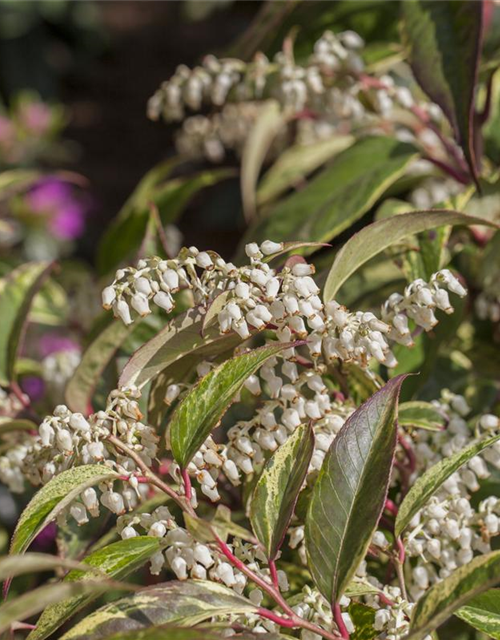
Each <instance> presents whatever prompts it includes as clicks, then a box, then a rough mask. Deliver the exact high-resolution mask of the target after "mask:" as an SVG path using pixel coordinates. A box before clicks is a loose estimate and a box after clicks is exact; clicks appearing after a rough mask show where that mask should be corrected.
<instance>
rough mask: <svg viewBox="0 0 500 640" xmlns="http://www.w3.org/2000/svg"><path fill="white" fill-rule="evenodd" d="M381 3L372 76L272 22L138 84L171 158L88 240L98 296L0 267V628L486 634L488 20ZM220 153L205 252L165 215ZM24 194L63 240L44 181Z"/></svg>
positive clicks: (52, 632) (348, 37)
mask: <svg viewBox="0 0 500 640" xmlns="http://www.w3.org/2000/svg"><path fill="white" fill-rule="evenodd" d="M315 10H316V9H315ZM311 11H313V9H311ZM401 12H402V23H403V33H404V37H405V42H406V44H407V51H408V54H407V57H406V58H405V59H404V60H403V56H402V54H401V55H399V56H398V60H397V63H394V61H393V60H392V59H391V58H390V59H388V60H386V61H385V62H384V64H383V65H379V68H380V67H383V68H384V72H383V73H378V72H377V71H376V70H374V67H373V65H371V67H370V65H369V64H368V62H367V61H366V60H365V58H366V57H368V52H367V51H365V45H364V42H363V39H362V38H361V36H360V35H358V34H357V33H355V32H353V31H351V30H349V31H345V30H344V31H338V32H334V31H328V32H326V33H325V34H324V35H323V36H321V37H320V39H319V40H317V41H316V43H315V44H313V47H312V48H313V51H312V53H310V54H308V56H307V57H306V58H304V59H298V60H295V56H294V53H293V42H292V39H291V38H290V37H289V38H288V39H287V40H286V41H285V44H284V47H283V51H282V52H280V53H279V54H277V55H276V56H274V58H273V59H272V60H271V61H270V60H269V59H268V58H267V57H266V56H265V55H264V54H263V53H259V54H257V55H256V56H255V58H254V60H253V61H251V62H244V61H242V60H239V59H236V58H232V59H218V58H215V57H213V56H210V57H208V58H206V59H205V60H204V61H203V63H202V65H201V66H200V67H197V68H195V69H193V70H190V69H188V68H187V67H184V66H182V67H180V68H179V69H178V70H177V71H176V72H175V74H174V76H173V77H172V78H170V79H169V80H167V81H166V82H165V83H164V84H163V85H162V87H161V88H160V89H159V90H158V92H157V93H156V94H155V96H154V97H153V98H152V99H151V100H150V103H149V115H150V116H152V117H153V118H158V117H159V116H160V115H162V116H163V117H164V118H165V119H166V120H169V121H183V124H182V128H181V130H180V133H179V134H178V137H177V145H178V151H179V154H180V158H179V161H178V163H177V160H171V161H167V162H166V163H164V164H162V165H160V166H159V167H155V168H154V169H153V170H152V171H151V172H150V173H149V174H148V175H147V176H146V177H145V178H144V179H143V181H142V182H141V183H140V184H139V186H138V188H137V189H136V191H135V192H134V193H133V194H132V196H131V197H130V199H129V201H128V202H127V203H126V204H125V206H124V208H123V209H122V211H121V212H120V214H119V216H118V217H117V219H116V220H115V221H114V222H113V223H112V225H111V226H110V228H109V229H108V230H107V231H106V232H105V234H104V237H103V240H102V244H101V248H100V253H99V258H98V262H99V264H98V270H99V274H100V276H101V277H100V280H99V283H100V285H101V286H100V289H101V298H102V306H103V308H104V312H103V313H102V314H101V313H98V312H97V311H96V309H95V307H94V305H95V304H96V300H98V298H99V293H98V292H97V291H96V287H95V286H93V283H92V281H91V278H90V277H88V278H87V279H85V278H83V277H82V274H81V273H79V274H78V276H77V277H72V274H71V269H70V268H69V266H68V267H67V268H64V267H66V263H64V262H63V263H62V264H63V268H61V269H60V270H59V272H57V271H56V270H55V268H54V265H53V264H52V263H50V262H48V261H43V260H42V261H38V262H29V263H26V264H23V265H21V266H17V267H16V268H14V269H12V270H10V271H9V272H8V273H7V275H6V276H5V277H4V278H3V280H2V281H1V284H0V309H1V311H0V315H1V318H2V323H1V325H2V328H1V331H0V384H1V395H0V437H1V438H2V448H1V451H0V482H1V483H2V484H3V485H5V487H7V488H8V490H9V491H10V493H11V494H12V495H23V494H26V493H28V494H29V496H28V497H29V501H27V500H26V501H25V503H24V504H26V502H27V504H26V506H25V507H24V508H23V509H22V510H21V511H20V514H19V517H18V518H17V524H16V526H15V528H14V531H13V532H12V535H11V540H10V550H9V554H8V555H6V556H5V557H3V558H1V559H0V575H1V577H2V579H3V580H4V581H5V582H4V595H5V596H6V597H8V600H7V601H6V602H5V603H4V604H2V605H1V606H0V632H3V631H6V632H7V631H9V630H10V632H11V633H12V634H19V636H21V634H22V633H25V632H26V631H29V635H28V636H27V637H28V638H29V640H43V639H44V638H48V637H49V636H50V637H62V638H64V639H67V640H70V639H82V640H83V639H86V640H94V639H96V640H97V639H103V640H104V639H107V638H112V639H113V640H122V639H123V638H130V639H132V638H143V639H145V640H146V639H147V640H155V639H156V638H164V639H165V640H187V639H193V640H196V639H197V638H204V639H207V640H211V639H214V640H215V639H216V638H224V637H234V638H241V639H242V640H251V639H254V638H262V639H267V640H275V639H278V638H289V639H290V638H301V639H302V640H321V638H324V639H326V640H342V639H349V638H351V639H352V640H361V639H368V640H370V639H374V638H379V639H381V640H402V639H403V638H405V639H408V640H432V639H433V638H436V637H437V636H436V633H437V634H439V638H442V639H443V640H446V639H448V638H458V637H460V638H464V639H465V638H477V640H479V639H480V638H484V637H493V638H500V622H499V617H498V610H499V606H500V604H499V598H500V595H499V591H498V589H495V588H494V587H495V585H497V584H498V583H499V582H500V572H499V570H500V551H498V540H499V538H498V535H499V534H500V496H499V491H498V478H499V477H500V476H499V473H500V419H499V417H498V414H499V407H498V364H497V362H496V361H495V358H492V357H491V354H492V353H493V349H494V348H495V347H496V344H497V342H498V337H499V336H498V320H499V317H500V313H499V309H500V301H499V300H500V298H499V292H498V278H496V275H497V274H498V270H499V268H500V267H499V263H498V250H497V249H498V238H499V235H498V231H497V229H498V227H499V224H498V222H499V220H498V214H497V213H496V210H495V211H493V213H491V207H490V208H489V205H488V203H489V202H490V200H489V199H492V200H493V201H494V202H497V201H498V184H497V182H498V178H497V175H496V171H495V169H494V163H495V154H494V151H493V152H491V155H485V156H484V157H479V156H478V150H479V149H481V148H482V145H481V144H480V141H481V136H482V135H483V134H484V138H485V139H486V140H488V135H489V134H488V129H487V126H485V127H483V128H481V127H482V124H484V123H485V122H487V120H488V117H491V118H493V119H495V118H496V114H495V113H492V114H490V113H489V111H490V110H491V108H492V107H491V102H492V95H493V94H494V91H495V86H494V82H493V80H494V78H493V72H492V71H491V68H492V63H491V60H489V61H488V60H485V61H484V68H483V67H481V69H480V64H483V62H481V60H480V57H479V52H480V43H481V37H482V34H483V32H484V33H486V34H487V31H486V30H485V28H486V27H487V20H486V17H487V15H488V14H487V11H486V10H484V8H483V3H481V2H467V1H462V2H455V3H436V2H434V3H426V2H421V1H420V0H407V1H406V2H405V3H404V4H403V6H402V7H401ZM443 29H448V30H449V32H450V33H452V35H453V38H450V39H449V40H446V39H445V40H443V41H441V39H440V38H438V37H435V35H436V33H440V30H443ZM485 43H486V44H487V40H486V41H485ZM486 50H487V47H486V46H485V51H486ZM459 58H460V59H463V60H464V65H463V66H464V68H461V67H460V66H459V65H457V64H456V61H457V59H459ZM429 61H432V64H433V65H434V68H433V69H432V70H431V69H430V68H429ZM376 67H377V65H375V68H376ZM479 69H480V70H481V74H478V70H479ZM412 73H413V74H414V76H413V75H412ZM488 74H490V75H488ZM414 78H415V80H414ZM478 78H479V80H478ZM417 81H418V84H417ZM457 87H459V90H457ZM438 89H439V90H438ZM478 96H483V98H484V100H483V102H484V104H483V110H482V111H481V112H480V113H479V114H478V113H476V112H475V111H474V110H475V109H476V106H477V105H476V99H478V100H479V98H478ZM202 110H203V113H197V114H194V113H192V112H201V111H202ZM472 112H474V114H475V115H474V117H471V116H470V114H471V113H472ZM464 114H465V115H464ZM467 114H469V115H467ZM473 141H475V143H474V144H472V142H473ZM484 148H486V149H488V145H487V144H486V145H484ZM490 149H491V145H490ZM227 152H236V154H237V155H238V156H239V157H240V158H241V193H242V199H243V205H244V208H245V210H246V213H247V214H248V215H247V221H248V227H247V230H246V231H245V237H244V239H243V241H242V243H241V246H240V247H239V248H238V249H237V250H236V252H235V255H233V256H232V257H230V256H223V255H221V254H220V253H218V252H216V251H213V250H212V249H211V248H209V247H208V248H207V247H205V248H202V249H198V248H196V247H194V246H184V247H183V246H182V242H180V238H179V233H178V231H177V230H176V229H175V227H173V226H172V223H173V221H174V219H175V216H176V215H178V214H179V213H180V212H181V210H182V208H183V207H184V206H185V204H186V202H187V200H188V199H189V198H190V197H191V195H192V194H193V193H195V192H196V191H198V190H199V189H201V188H203V187H207V186H210V185H211V184H214V183H215V182H218V181H220V180H223V179H224V178H225V177H228V176H229V175H232V173H231V171H226V170H224V169H219V170H213V169H209V170H206V171H201V172H199V173H196V174H194V175H190V176H186V175H174V171H175V170H176V168H177V167H176V164H180V163H181V162H182V161H184V160H186V159H189V160H192V159H193V158H195V159H197V160H200V159H201V158H208V159H209V160H210V161H217V162H222V161H223V160H225V159H227V158H226V153H227ZM333 156H335V158H334V160H333V162H330V161H331V160H332V158H333ZM262 173H263V175H261V174H262ZM313 173H316V175H314V176H312V177H311V178H309V176H310V175H311V174H313ZM23 197H24V199H25V201H26V203H28V204H29V206H30V207H31V210H32V211H33V212H35V213H39V214H41V215H43V216H46V217H47V219H48V221H49V222H48V224H49V227H50V228H51V229H52V233H54V234H55V235H58V234H60V237H64V238H72V237H75V236H77V235H78V234H79V232H80V230H81V226H79V225H82V224H83V223H82V221H83V213H82V211H81V210H80V209H78V207H77V206H76V205H75V204H74V202H73V201H72V199H71V191H70V190H69V187H68V186H67V185H65V184H62V183H60V182H57V181H54V180H52V179H51V180H47V179H44V180H43V181H42V182H38V183H37V184H36V186H32V187H31V188H30V190H29V191H28V192H27V193H26V194H25V195H24V196H23ZM165 203H166V204H165ZM436 204H439V207H438V208H432V207H433V205H436ZM416 207H419V208H421V210H416V209H415V208H416ZM493 209H494V207H493ZM486 210H487V211H486ZM364 214H371V218H370V220H367V221H366V222H367V224H366V225H365V224H362V223H360V222H359V221H360V220H361V218H362V217H363V216H364ZM355 222H358V230H357V233H354V232H353V233H351V232H349V233H346V234H345V235H343V236H342V237H341V239H339V236H340V234H341V233H342V232H343V231H346V230H347V229H350V227H351V226H352V225H353V224H354V223H355ZM53 225H55V226H53ZM330 243H331V244H333V245H334V247H333V248H332V246H331V244H330ZM58 300H59V302H58ZM26 329H27V330H26ZM484 354H486V355H484ZM412 374H413V375H412ZM414 374H416V375H414ZM51 545H52V546H51ZM54 546H55V547H56V548H57V553H52V551H54ZM41 550H43V551H45V552H46V553H40V551H41ZM44 571H45V572H47V571H54V572H55V574H56V579H54V580H50V581H48V582H47V583H46V584H41V586H37V587H36V588H35V589H33V590H32V591H31V592H30V591H28V590H27V589H23V587H22V586H20V585H21V584H22V580H23V578H22V577H21V576H22V575H24V574H36V573H37V572H44ZM24 580H25V581H26V577H25V578H24ZM38 584H39V583H38ZM121 591H126V592H127V591H129V593H125V595H124V594H123V593H120V592H121ZM9 593H10V595H9ZM89 605H91V607H92V608H90V609H89ZM35 616H38V617H35ZM436 630H437V631H436ZM476 632H477V633H476ZM467 634H468V635H467ZM481 634H483V635H481Z"/></svg>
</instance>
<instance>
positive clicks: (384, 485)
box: [305, 376, 404, 603]
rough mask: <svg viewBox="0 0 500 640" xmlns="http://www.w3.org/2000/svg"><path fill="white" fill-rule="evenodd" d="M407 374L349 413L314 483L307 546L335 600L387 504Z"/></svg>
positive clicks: (320, 581) (321, 583) (315, 571)
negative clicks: (399, 405) (398, 419)
mask: <svg viewBox="0 0 500 640" xmlns="http://www.w3.org/2000/svg"><path fill="white" fill-rule="evenodd" d="M403 380H404V376H399V377H398V378H394V379H393V380H391V381H390V382H388V383H387V384H386V385H385V387H383V388H382V389H380V391H377V393H375V394H374V395H373V396H372V397H371V398H370V399H369V400H367V401H366V402H365V403H364V404H362V405H361V406H360V407H359V409H357V410H356V411H355V412H354V413H353V414H352V415H351V416H350V417H349V418H348V420H347V421H346V423H345V424H344V426H343V427H342V428H341V430H340V431H339V433H338V435H337V436H336V438H335V439H334V441H333V443H332V445H331V447H330V449H329V450H328V452H327V454H326V457H325V460H324V462H323V466H322V468H321V471H320V474H319V476H318V479H317V481H316V484H315V486H314V489H313V493H312V498H311V502H310V505H309V511H308V514H307V519H306V531H305V534H306V537H305V540H306V549H307V554H308V561H309V567H310V569H311V574H312V576H313V578H314V581H315V583H316V585H317V587H318V589H319V590H320V591H321V593H322V594H323V595H324V596H325V598H327V600H328V601H329V602H331V603H336V602H338V600H339V599H340V597H341V596H342V594H343V593H344V591H345V588H346V586H347V585H348V584H349V582H350V580H351V579H352V577H353V575H354V573H355V572H356V569H357V568H358V566H359V563H360V562H361V561H362V559H363V558H364V556H365V554H366V551H367V549H368V546H369V544H370V541H371V539H372V535H373V533H374V531H375V530H376V528H377V523H378V520H379V517H380V514H381V513H382V510H383V508H384V503H385V499H386V496H387V490H388V486H389V479H390V474H391V470H392V463H393V457H394V450H395V447H396V441H397V423H396V417H397V406H398V395H399V391H400V387H401V384H402V382H403Z"/></svg>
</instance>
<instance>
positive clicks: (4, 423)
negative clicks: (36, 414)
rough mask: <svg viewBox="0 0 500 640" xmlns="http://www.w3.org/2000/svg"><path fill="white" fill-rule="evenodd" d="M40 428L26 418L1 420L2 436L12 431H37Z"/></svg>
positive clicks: (0, 433) (0, 432)
mask: <svg viewBox="0 0 500 640" xmlns="http://www.w3.org/2000/svg"><path fill="white" fill-rule="evenodd" d="M37 429H38V426H37V425H36V424H35V423H34V422H32V421H31V420H25V419H24V418H0V436H2V435H3V434H4V433H11V432H12V431H36V430H37Z"/></svg>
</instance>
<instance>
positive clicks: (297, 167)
mask: <svg viewBox="0 0 500 640" xmlns="http://www.w3.org/2000/svg"><path fill="white" fill-rule="evenodd" d="M353 142H354V137H353V136H333V137H332V138H328V139H327V140H321V141H320V142H315V143H313V144H296V145H294V146H293V147H290V148H289V149H286V150H285V151H284V152H283V153H282V154H281V155H280V156H279V158H278V159H277V160H276V162H275V163H274V164H273V166H272V167H271V168H270V169H269V170H268V171H267V173H266V174H265V175H264V177H263V178H262V180H261V181H260V183H259V188H258V190H257V202H258V204H260V205H263V204H265V203H267V202H269V201H271V200H274V199H275V198H277V197H278V196H279V195H281V194H282V193H283V192H284V191H286V190H287V189H288V188H289V187H294V186H296V185H299V184H300V183H301V182H303V181H304V180H305V178H306V177H307V176H308V175H309V174H310V173H312V172H313V171H315V170H316V169H318V168H319V167H321V165H323V164H325V162H327V161H328V160H331V159H332V158H333V157H334V156H336V155H338V154H339V153H340V152H341V151H344V150H345V149H347V148H348V147H350V146H351V145H352V144H353Z"/></svg>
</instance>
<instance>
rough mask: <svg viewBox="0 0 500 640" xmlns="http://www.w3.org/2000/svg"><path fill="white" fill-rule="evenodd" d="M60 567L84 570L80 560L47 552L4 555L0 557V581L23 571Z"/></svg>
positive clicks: (33, 571) (34, 571)
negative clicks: (76, 560)
mask: <svg viewBox="0 0 500 640" xmlns="http://www.w3.org/2000/svg"><path fill="white" fill-rule="evenodd" d="M60 568H62V569H80V570H82V571H85V565H84V564H82V563H81V562H75V561H74V560H67V559H65V558H59V557H58V556H51V555H49V554H48V553H25V554H24V555H14V556H4V557H3V558H1V559H0V582H1V581H3V580H7V579H8V578H15V577H16V576H21V575H24V574H25V573H36V572H38V571H52V570H54V569H60Z"/></svg>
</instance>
